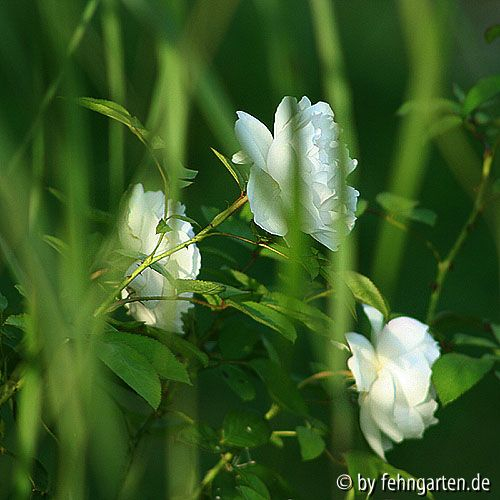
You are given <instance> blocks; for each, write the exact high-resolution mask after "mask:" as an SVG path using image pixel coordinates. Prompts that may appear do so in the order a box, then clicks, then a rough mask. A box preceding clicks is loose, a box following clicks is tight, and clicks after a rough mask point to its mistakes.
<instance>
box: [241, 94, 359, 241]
mask: <svg viewBox="0 0 500 500" xmlns="http://www.w3.org/2000/svg"><path fill="white" fill-rule="evenodd" d="M237 114H238V120H237V121H236V125H235V132H236V136H237V138H238V140H239V142H240V145H241V147H242V151H240V152H238V153H236V154H235V155H234V156H233V158H232V160H233V162H235V163H251V164H252V166H251V169H250V178H249V181H248V189H247V192H248V199H249V202H250V208H251V210H252V212H253V215H254V220H255V223H256V224H257V225H259V226H260V227H262V228H263V229H265V230H266V231H267V232H269V233H272V234H276V235H279V236H285V235H286V234H287V232H288V225H287V216H286V214H289V213H290V209H291V208H292V203H293V192H294V190H293V186H292V180H293V172H292V169H293V165H294V164H297V165H298V166H299V168H300V170H299V184H300V188H299V189H300V204H301V219H302V220H301V224H302V227H301V230H302V231H304V232H305V233H307V234H310V235H311V236H312V237H313V238H315V239H316V240H318V241H319V242H320V243H322V244H323V245H325V246H326V247H328V248H329V249H330V250H336V249H337V248H338V246H339V244H340V243H341V241H342V239H343V238H344V236H345V235H347V234H348V233H349V232H350V231H351V229H352V228H353V226H354V222H355V220H356V217H355V215H354V213H355V211H356V203H357V197H358V195H359V193H358V191H356V190H355V189H354V188H352V187H350V186H345V185H342V175H340V174H341V171H340V168H341V167H340V161H341V158H342V156H343V157H344V158H345V160H346V163H347V164H346V175H347V174H349V173H351V172H352V171H353V170H354V169H355V168H356V165H357V161H356V160H352V159H350V158H349V153H348V151H347V148H346V146H345V145H344V144H343V143H341V142H339V126H338V125H337V124H336V123H335V121H334V119H333V111H332V109H331V108H330V106H329V105H328V104H327V103H324V102H318V103H316V104H314V105H311V101H310V100H309V99H308V98H307V97H303V98H302V99H301V100H300V102H299V103H297V100H296V99H295V98H293V97H285V98H283V100H282V101H281V103H280V105H279V106H278V109H277V110H276V114H275V120H274V137H273V135H272V134H271V132H270V131H269V130H268V129H267V127H266V126H265V125H264V124H263V123H261V122H260V121H259V120H257V119H256V118H254V117H253V116H251V115H249V114H248V113H245V112H243V111H238V113H237ZM342 192H343V193H344V194H343V203H341V200H340V198H341V196H340V193H342Z"/></svg>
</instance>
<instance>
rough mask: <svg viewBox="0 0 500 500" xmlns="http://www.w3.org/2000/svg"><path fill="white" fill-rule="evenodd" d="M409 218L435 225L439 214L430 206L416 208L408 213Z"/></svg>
mask: <svg viewBox="0 0 500 500" xmlns="http://www.w3.org/2000/svg"><path fill="white" fill-rule="evenodd" d="M408 219H411V220H414V221H415V222H421V223H422V224H427V225H428V226H431V227H433V226H435V225H436V220H437V214H436V212H433V211H432V210H429V209H428V208H414V209H413V210H412V211H411V213H410V214H409V215H408Z"/></svg>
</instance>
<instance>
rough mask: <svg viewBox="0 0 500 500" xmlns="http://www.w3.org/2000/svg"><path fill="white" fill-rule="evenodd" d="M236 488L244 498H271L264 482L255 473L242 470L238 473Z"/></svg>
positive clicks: (255, 499) (263, 499)
mask: <svg viewBox="0 0 500 500" xmlns="http://www.w3.org/2000/svg"><path fill="white" fill-rule="evenodd" d="M237 480H238V482H239V486H238V487H237V490H238V491H239V492H240V493H241V494H242V496H243V498H244V499H245V500H271V494H270V493H269V490H268V489H267V486H266V484H265V483H264V481H262V480H261V479H260V478H259V477H258V476H256V475H255V474H252V473H249V472H247V471H243V472H242V473H240V474H238V478H237Z"/></svg>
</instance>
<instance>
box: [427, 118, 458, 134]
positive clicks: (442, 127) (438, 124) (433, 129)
mask: <svg viewBox="0 0 500 500" xmlns="http://www.w3.org/2000/svg"><path fill="white" fill-rule="evenodd" d="M462 123H463V122H462V118H461V117H460V116H457V115H446V116H443V117H442V118H439V119H438V120H436V121H435V122H433V123H432V124H431V125H430V126H429V129H428V130H427V138H428V139H434V138H435V137H439V136H440V135H443V134H445V133H446V132H449V131H450V130H453V129H454V128H457V127H460V126H461V125H462Z"/></svg>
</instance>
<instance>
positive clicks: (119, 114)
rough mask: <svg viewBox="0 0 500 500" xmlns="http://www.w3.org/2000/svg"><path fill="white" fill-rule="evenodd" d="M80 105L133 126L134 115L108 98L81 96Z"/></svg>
mask: <svg viewBox="0 0 500 500" xmlns="http://www.w3.org/2000/svg"><path fill="white" fill-rule="evenodd" d="M78 103H79V104H80V106H83V107H84V108H87V109H90V110H91V111H95V112H97V113H100V114H101V115H104V116H107V117H108V118H111V119H113V120H116V121H118V122H120V123H123V125H126V126H127V127H133V126H134V124H133V122H132V118H133V117H132V115H131V114H130V113H129V112H128V111H127V110H126V109H125V108H124V107H123V106H121V105H120V104H117V103H116V102H113V101H108V100H106V99H94V98H92V97H80V98H79V99H78Z"/></svg>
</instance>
